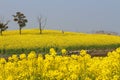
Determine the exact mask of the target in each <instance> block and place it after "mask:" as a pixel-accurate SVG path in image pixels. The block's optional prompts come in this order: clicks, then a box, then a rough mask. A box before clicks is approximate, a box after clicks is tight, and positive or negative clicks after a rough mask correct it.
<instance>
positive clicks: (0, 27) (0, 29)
mask: <svg viewBox="0 0 120 80" xmlns="http://www.w3.org/2000/svg"><path fill="white" fill-rule="evenodd" d="M8 23H9V21H7V22H6V23H4V22H3V21H2V20H0V34H1V35H2V32H3V31H5V30H6V29H7V28H8V26H7V25H8Z"/></svg>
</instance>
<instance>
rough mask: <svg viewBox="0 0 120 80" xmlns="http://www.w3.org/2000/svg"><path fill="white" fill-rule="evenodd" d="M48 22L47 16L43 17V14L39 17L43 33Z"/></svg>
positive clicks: (40, 28)
mask: <svg viewBox="0 0 120 80" xmlns="http://www.w3.org/2000/svg"><path fill="white" fill-rule="evenodd" d="M46 22H47V18H45V19H43V17H42V16H40V17H38V23H39V30H40V34H42V31H43V29H44V28H45V26H46Z"/></svg>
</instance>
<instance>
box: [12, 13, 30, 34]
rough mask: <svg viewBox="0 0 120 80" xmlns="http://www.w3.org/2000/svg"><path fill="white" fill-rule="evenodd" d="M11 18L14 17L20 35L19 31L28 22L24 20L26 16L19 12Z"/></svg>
mask: <svg viewBox="0 0 120 80" xmlns="http://www.w3.org/2000/svg"><path fill="white" fill-rule="evenodd" d="M13 17H14V21H15V22H17V23H18V25H19V31H20V34H21V30H22V28H23V27H25V26H26V23H27V22H28V20H27V19H26V16H24V14H23V13H21V12H16V15H13Z"/></svg>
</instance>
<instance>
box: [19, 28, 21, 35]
mask: <svg viewBox="0 0 120 80" xmlns="http://www.w3.org/2000/svg"><path fill="white" fill-rule="evenodd" d="M19 31H20V35H21V27H20V29H19Z"/></svg>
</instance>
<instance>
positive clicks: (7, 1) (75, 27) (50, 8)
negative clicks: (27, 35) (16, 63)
mask: <svg viewBox="0 0 120 80" xmlns="http://www.w3.org/2000/svg"><path fill="white" fill-rule="evenodd" d="M18 11H19V12H22V13H24V14H25V16H26V17H27V19H28V23H27V26H26V28H38V23H37V17H38V16H40V15H42V16H43V17H45V18H47V25H46V29H58V30H62V29H63V30H67V31H79V32H92V31H98V30H105V31H113V32H118V33H120V31H119V30H120V0H0V17H4V18H5V20H11V22H10V23H9V29H18V28H19V26H18V25H17V24H16V23H15V22H14V21H13V17H12V15H13V14H15V13H16V12H18Z"/></svg>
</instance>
